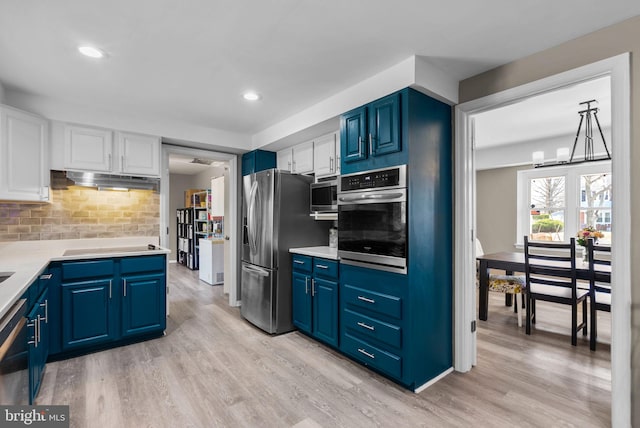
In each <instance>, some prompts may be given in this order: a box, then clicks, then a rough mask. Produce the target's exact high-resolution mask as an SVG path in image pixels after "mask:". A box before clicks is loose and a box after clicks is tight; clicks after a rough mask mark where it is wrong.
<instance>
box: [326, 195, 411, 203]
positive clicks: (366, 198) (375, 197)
mask: <svg viewBox="0 0 640 428" xmlns="http://www.w3.org/2000/svg"><path fill="white" fill-rule="evenodd" d="M403 196H404V194H403V193H372V194H366V195H360V196H340V198H338V199H339V200H340V202H358V201H370V200H380V201H386V200H389V199H398V198H401V197H403Z"/></svg>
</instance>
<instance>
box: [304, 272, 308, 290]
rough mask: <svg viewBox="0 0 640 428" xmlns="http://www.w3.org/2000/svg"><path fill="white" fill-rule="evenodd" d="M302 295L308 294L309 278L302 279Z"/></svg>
mask: <svg viewBox="0 0 640 428" xmlns="http://www.w3.org/2000/svg"><path fill="white" fill-rule="evenodd" d="M304 294H309V277H308V276H305V277H304Z"/></svg>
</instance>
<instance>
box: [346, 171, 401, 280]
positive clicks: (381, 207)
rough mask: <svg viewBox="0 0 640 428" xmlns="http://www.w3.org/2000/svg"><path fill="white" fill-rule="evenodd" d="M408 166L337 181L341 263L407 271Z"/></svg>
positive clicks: (392, 270)
mask: <svg viewBox="0 0 640 428" xmlns="http://www.w3.org/2000/svg"><path fill="white" fill-rule="evenodd" d="M406 177H407V167H406V165H400V166H396V167H391V168H385V169H377V170H372V171H366V172H359V173H354V174H348V175H343V176H341V177H340V179H339V182H338V256H340V260H341V262H342V263H347V264H353V265H357V266H365V267H369V268H374V269H381V270H387V271H391V272H399V273H406V272H407V248H408V244H407V179H406Z"/></svg>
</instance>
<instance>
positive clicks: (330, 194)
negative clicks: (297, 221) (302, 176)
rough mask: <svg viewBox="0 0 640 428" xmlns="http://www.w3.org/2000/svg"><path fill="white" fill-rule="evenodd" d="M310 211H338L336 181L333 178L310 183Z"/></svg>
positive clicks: (319, 212) (320, 212) (314, 212)
mask: <svg viewBox="0 0 640 428" xmlns="http://www.w3.org/2000/svg"><path fill="white" fill-rule="evenodd" d="M309 200H310V201H311V204H310V205H311V206H310V211H311V213H312V214H324V213H337V212H338V181H337V180H336V179H335V178H333V179H330V180H326V181H319V182H317V183H311V197H310V199H309Z"/></svg>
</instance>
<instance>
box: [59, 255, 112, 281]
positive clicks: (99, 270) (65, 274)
mask: <svg viewBox="0 0 640 428" xmlns="http://www.w3.org/2000/svg"><path fill="white" fill-rule="evenodd" d="M112 275H113V260H90V261H83V262H65V263H63V264H62V279H63V280H69V279H78V278H96V277H100V276H112Z"/></svg>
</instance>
